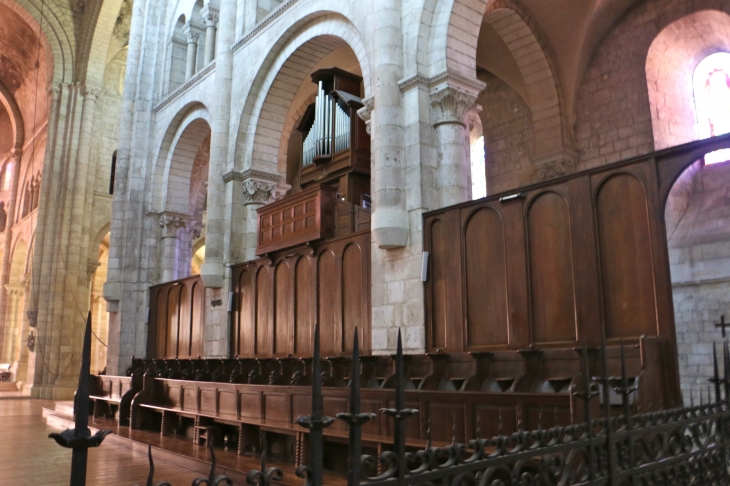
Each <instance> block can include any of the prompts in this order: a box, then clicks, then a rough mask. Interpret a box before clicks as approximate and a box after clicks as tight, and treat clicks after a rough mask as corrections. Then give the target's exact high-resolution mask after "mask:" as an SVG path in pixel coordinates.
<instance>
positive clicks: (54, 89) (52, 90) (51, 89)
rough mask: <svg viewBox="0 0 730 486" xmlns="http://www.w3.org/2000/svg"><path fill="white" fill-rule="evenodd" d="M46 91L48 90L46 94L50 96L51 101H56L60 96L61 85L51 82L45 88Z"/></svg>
mask: <svg viewBox="0 0 730 486" xmlns="http://www.w3.org/2000/svg"><path fill="white" fill-rule="evenodd" d="M46 91H48V94H49V95H50V96H51V99H52V100H53V101H58V99H59V98H60V97H61V85H60V84H51V85H49V86H48V88H46Z"/></svg>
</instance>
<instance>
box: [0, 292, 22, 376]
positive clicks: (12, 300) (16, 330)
mask: <svg viewBox="0 0 730 486" xmlns="http://www.w3.org/2000/svg"><path fill="white" fill-rule="evenodd" d="M5 294H6V299H7V306H6V310H7V313H6V314H5V322H6V323H7V324H9V325H6V332H5V336H4V338H3V341H4V342H3V356H4V361H6V362H8V363H13V362H14V361H16V360H18V358H19V353H18V351H19V340H20V328H21V327H22V323H21V322H20V318H21V315H20V313H21V309H20V306H21V300H22V297H23V294H25V287H23V286H22V285H20V284H5Z"/></svg>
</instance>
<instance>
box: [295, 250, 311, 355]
mask: <svg viewBox="0 0 730 486" xmlns="http://www.w3.org/2000/svg"><path fill="white" fill-rule="evenodd" d="M295 299H296V309H297V311H296V314H295V315H294V319H295V322H296V325H295V327H294V330H295V334H296V339H295V344H296V348H295V349H294V352H295V353H296V354H297V355H300V356H311V354H312V352H313V350H312V339H313V336H314V316H315V312H314V309H315V306H314V303H315V301H316V296H315V286H314V275H313V268H312V261H311V259H310V258H309V257H306V256H304V257H301V258H300V259H299V261H298V262H297V266H296V292H295Z"/></svg>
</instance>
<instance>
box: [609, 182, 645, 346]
mask: <svg viewBox="0 0 730 486" xmlns="http://www.w3.org/2000/svg"><path fill="white" fill-rule="evenodd" d="M596 221H597V223H598V243H599V250H600V261H601V276H602V280H603V303H604V321H605V326H606V336H607V337H608V338H620V337H632V336H633V337H638V336H639V335H641V334H645V335H649V336H653V335H656V333H657V323H656V307H655V306H656V300H655V297H654V271H653V265H652V260H653V258H652V252H651V234H650V231H649V217H648V207H647V199H646V191H645V190H644V186H643V184H642V182H641V181H640V180H638V179H637V178H636V177H635V176H634V175H632V174H628V173H618V174H615V175H612V176H611V177H609V178H608V180H606V181H605V182H604V183H603V184H602V185H601V186H600V188H599V190H598V195H597V198H596Z"/></svg>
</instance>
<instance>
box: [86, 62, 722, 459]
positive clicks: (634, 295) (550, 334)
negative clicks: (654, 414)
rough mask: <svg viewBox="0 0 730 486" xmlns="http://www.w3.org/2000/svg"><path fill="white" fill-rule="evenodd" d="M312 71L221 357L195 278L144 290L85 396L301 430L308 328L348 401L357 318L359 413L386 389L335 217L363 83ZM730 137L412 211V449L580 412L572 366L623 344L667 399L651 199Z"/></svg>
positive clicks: (357, 157)
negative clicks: (145, 306) (135, 351)
mask: <svg viewBox="0 0 730 486" xmlns="http://www.w3.org/2000/svg"><path fill="white" fill-rule="evenodd" d="M313 79H314V80H315V82H317V84H318V86H321V87H320V90H319V96H318V99H317V102H316V103H315V104H314V105H313V106H312V107H310V109H309V110H308V112H307V114H306V116H305V117H304V119H303V120H302V123H301V124H300V126H299V129H300V130H301V132H302V135H303V136H302V147H301V150H302V154H301V159H300V160H301V162H302V163H301V167H300V171H299V177H300V180H301V186H302V188H301V190H300V191H298V192H294V193H293V194H290V195H288V196H286V197H284V198H283V199H281V200H279V201H276V202H274V203H272V204H270V205H268V206H265V207H263V208H261V209H260V213H259V214H260V217H261V222H262V227H261V231H262V234H264V233H265V232H266V231H268V232H269V233H267V234H265V236H266V237H265V238H263V239H262V240H261V241H260V243H261V245H260V246H259V253H261V254H262V255H263V256H261V257H260V258H258V259H255V260H251V261H248V262H243V263H240V264H237V265H235V266H233V267H232V269H231V270H232V279H231V280H232V284H231V289H230V290H231V292H232V294H233V304H232V306H231V312H229V313H228V315H229V319H230V321H229V325H230V330H231V335H230V352H229V356H228V357H227V358H223V359H221V358H201V355H202V353H203V329H204V327H205V326H204V322H203V321H204V318H205V312H203V306H206V305H208V302H205V300H204V298H203V296H204V292H203V288H202V283H201V282H200V279H199V277H197V276H196V277H191V278H189V279H184V280H181V281H176V282H167V283H164V284H161V285H157V286H154V287H152V288H151V292H150V307H151V311H152V312H151V318H150V323H149V335H148V353H147V357H146V358H144V359H136V360H133V364H132V367H131V368H130V370H129V372H130V373H131V374H133V376H132V377H131V378H125V377H98V378H97V382H98V383H97V385H98V388H97V392H96V395H95V397H93V398H92V399H93V400H95V401H96V402H97V403H98V404H99V405H97V406H98V408H97V409H96V410H99V411H102V412H104V413H116V414H117V417H118V418H119V419H120V420H122V421H123V420H127V419H128V418H129V417H131V419H132V420H131V422H130V426H131V427H132V428H147V429H156V430H157V431H158V432H162V433H163V434H168V433H175V432H174V428H173V427H172V426H170V425H169V424H173V423H174V424H178V426H179V427H182V425H184V424H185V423H186V421H190V420H195V423H196V424H204V425H211V426H213V425H215V426H220V427H224V428H225V427H228V428H229V429H230V430H233V429H235V430H236V432H235V433H236V434H238V437H239V439H240V440H239V442H238V444H239V449H238V451H239V453H245V452H247V451H249V450H250V448H251V447H253V446H254V445H255V444H256V440H257V438H258V432H259V431H260V430H267V431H269V432H271V433H272V435H271V436H270V437H271V441H281V443H282V444H289V445H291V444H292V443H293V441H295V440H296V441H297V444H299V445H302V444H303V442H300V439H301V437H302V435H301V434H302V432H301V429H299V428H298V426H297V425H296V424H295V420H296V418H297V416H298V415H305V414H307V413H309V408H308V407H310V404H311V401H310V397H309V388H308V387H307V385H309V384H310V383H311V374H312V353H313V349H312V335H313V330H314V325H315V323H319V325H320V329H321V349H322V356H324V358H323V365H322V366H323V368H322V369H323V370H325V372H324V373H323V375H324V388H323V395H324V410H325V412H326V413H327V414H329V415H334V414H335V413H337V412H340V411H344V410H347V409H348V407H349V404H348V403H347V402H348V398H347V397H348V396H349V391H348V390H347V384H348V380H349V373H350V371H349V370H350V362H349V360H350V357H351V354H352V341H353V337H354V333H355V330H356V329H357V331H358V332H359V333H360V343H361V351H362V354H363V359H362V361H361V382H362V383H363V387H364V388H365V390H363V411H366V412H377V411H378V410H379V409H381V408H384V407H388V406H390V405H389V404H392V393H393V391H392V388H393V386H394V372H395V369H394V362H393V359H392V358H391V357H390V356H375V355H372V349H371V342H372V340H371V338H372V336H371V326H373V327H375V326H379V325H381V324H382V323H381V322H371V309H372V305H373V303H374V302H373V301H374V300H375V299H374V298H372V297H371V287H372V286H371V264H370V251H371V250H370V249H371V238H370V231H369V230H368V229H367V228H366V227H365V229H363V228H359V227H353V226H352V225H350V226H347V225H345V224H342V225H341V226H340V224H339V223H338V221H337V218H338V217H339V216H340V215H341V214H345V211H343V212H342V213H340V212H338V208H339V207H343V208H349V209H346V211H352V210H353V209H354V208H357V210H358V211H362V213H361V215H362V216H365V215H367V211H368V209H367V208H364V207H363V206H365V205H366V204H363V203H364V202H366V201H367V199H366V198H365V195H366V194H367V193H368V187H367V174H368V171H367V167H365V165H364V161H365V160H367V157H366V154H367V147H368V144H367V135H366V134H365V132H364V126H363V124H362V122H360V121H359V119H358V118H357V117H356V116H355V110H356V109H357V108H358V107H359V106H360V105H359V100H358V99H357V97H356V96H355V95H354V94H353V92H354V91H356V88H355V86H356V82H355V81H356V80H357V79H358V78H356V77H354V76H352V75H347V74H346V73H342V72H341V71H337V70H323V71H319V72H318V73H315V75H314V76H313ZM348 83H349V84H348ZM323 113H324V114H323ZM343 113H344V114H343ZM348 116H349V118H348ZM343 122H349V125H348V123H343ZM323 126H324V127H325V128H322V127H323ZM343 126H344V127H345V128H342V127H343ZM348 126H349V134H350V137H349V144H350V145H349V146H348V145H347V143H346V142H342V137H343V136H344V134H346V133H347V131H346V130H347V127H348ZM328 130H329V131H328ZM338 137H340V138H339V140H340V141H338ZM727 146H730V134H729V135H727V136H724V137H716V138H715V139H709V140H703V141H699V142H693V143H690V144H686V145H683V146H679V147H673V148H670V149H664V150H661V151H658V152H654V153H651V154H647V155H644V156H639V157H635V158H632V159H628V160H625V161H621V162H617V163H614V164H610V165H606V166H601V167H596V168H593V169H589V170H586V171H583V172H578V173H574V174H570V175H566V176H564V177H560V178H556V179H552V180H549V181H544V182H541V183H538V184H534V185H530V186H526V187H522V188H518V189H515V190H513V191H510V192H508V193H503V194H495V195H491V196H489V197H486V198H483V199H480V200H476V201H469V202H465V203H462V204H458V205H455V206H451V207H447V208H441V209H438V210H434V211H431V212H428V213H425V214H424V215H423V248H424V250H425V251H427V252H429V257H428V268H427V275H426V277H427V278H426V281H425V282H423V292H424V308H423V315H424V321H425V322H424V327H425V353H423V354H413V355H409V356H407V357H406V363H405V367H404V368H405V370H404V373H405V375H406V388H407V391H406V406H407V407H410V408H417V409H419V414H418V416H417V418H414V419H412V420H410V421H409V422H408V425H407V430H406V436H407V438H408V441H409V442H408V444H409V447H423V446H424V445H425V443H426V439H427V433H426V430H427V428H428V427H429V424H430V427H431V432H432V438H433V440H434V441H443V442H449V441H450V440H451V438H452V436H453V435H454V434H455V435H456V439H457V441H460V442H463V441H465V440H468V439H470V438H472V437H473V431H474V430H475V429H476V427H477V424H479V426H480V427H481V430H482V432H483V433H485V434H487V436H491V435H494V434H496V433H498V432H501V433H505V434H510V433H511V432H514V431H515V430H517V429H520V428H521V429H523V430H525V429H527V430H532V429H536V428H538V427H539V426H540V417H543V415H545V416H549V417H551V419H549V420H547V422H544V421H543V422H542V427H543V428H545V427H548V426H552V425H565V424H569V423H578V422H580V421H582V417H583V416H584V415H583V410H584V409H583V406H584V404H583V402H582V401H581V399H580V398H579V396H578V394H576V393H574V392H576V391H578V392H579V391H582V390H583V388H584V383H585V373H586V367H587V368H588V370H587V371H588V373H589V374H588V377H593V376H608V377H612V376H614V377H615V376H619V375H620V374H621V360H620V356H621V354H622V352H625V355H626V367H627V374H628V376H629V377H630V381H631V384H632V385H633V386H636V387H637V391H636V393H634V394H632V398H631V400H632V406H633V407H634V408H635V409H636V410H641V411H642V412H646V411H651V410H657V409H666V408H670V407H674V406H678V405H679V404H681V400H682V398H681V394H680V390H679V377H678V366H677V350H676V338H675V329H674V312H673V304H672V291H671V279H670V275H669V258H668V249H667V240H666V227H665V223H664V208H665V203H666V200H667V197H668V195H669V192H670V190H671V188H672V186H673V184H674V181H675V180H676V179H677V177H678V176H679V175H680V174H681V173H682V172H683V171H684V170H685V169H686V168H687V167H688V166H689V165H690V164H691V163H693V162H694V161H696V160H697V159H698V158H699V157H701V156H702V155H703V154H704V153H706V152H710V151H712V150H716V149H718V148H725V147H727ZM350 216H351V214H350ZM352 221H353V220H352V219H350V223H352ZM346 226H347V227H346ZM277 228H278V229H277ZM379 299H380V304H379V305H381V304H382V302H383V297H380V298H379ZM210 305H214V304H212V303H210ZM388 324H389V323H388ZM603 346H605V354H603V355H602V353H601V349H602V347H603ZM623 346H625V349H624V350H622V347H623ZM143 374H144V375H145V376H144V380H143V379H142V375H143ZM143 381H144V384H143ZM132 397H136V398H134V402H133V403H132ZM606 402H608V404H610V405H615V407H613V408H612V409H613V410H616V411H619V410H618V409H620V406H619V404H620V403H621V401H620V399H619V398H618V396H617V395H616V396H613V395H611V396H608V397H603V396H601V397H598V398H597V399H596V400H594V401H592V402H591V405H590V406H591V407H592V409H593V416H594V417H597V416H599V410H598V409H599V406H600V404H605V403H606ZM115 407H116V408H115ZM609 408H611V407H609ZM115 410H118V411H116V412H115ZM120 411H121V412H120ZM543 412H544V414H543ZM160 415H161V416H160ZM444 417H448V419H446V420H445V419H444ZM160 419H161V420H160ZM161 424H162V425H161ZM166 424H167V425H166ZM181 424H182V425H181ZM338 427H339V428H338ZM364 432H365V433H366V436H364V447H366V448H370V449H371V450H372V449H378V450H381V449H382V448H383V447H386V448H387V447H388V445H387V444H390V443H392V435H391V434H392V430H391V429H390V428H389V422H388V420H386V419H385V418H384V417H380V416H379V418H378V419H376V420H373V421H371V422H369V423H368V425H367V426H366V428H365V429H364ZM231 433H233V432H231ZM276 434H278V435H276ZM345 434H346V430H345V425H344V424H338V425H336V426H333V427H332V428H331V429H327V431H326V432H325V436H326V437H327V439H328V440H330V441H331V442H330V445H329V446H327V447H337V446H336V445H334V446H333V444H336V442H337V441H338V440H342V439H343V437H345ZM295 437H296V439H295ZM299 445H298V446H297V447H299ZM287 447H288V446H287ZM302 447H304V446H303V445H302ZM286 450H287V451H290V450H293V449H291V448H287V449H286ZM328 451H329V452H328V453H332V454H336V452H334V449H328ZM285 456H286V458H288V459H293V457H294V456H292V455H290V454H289V452H286V453H285ZM343 463H346V461H344V462H343Z"/></svg>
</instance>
